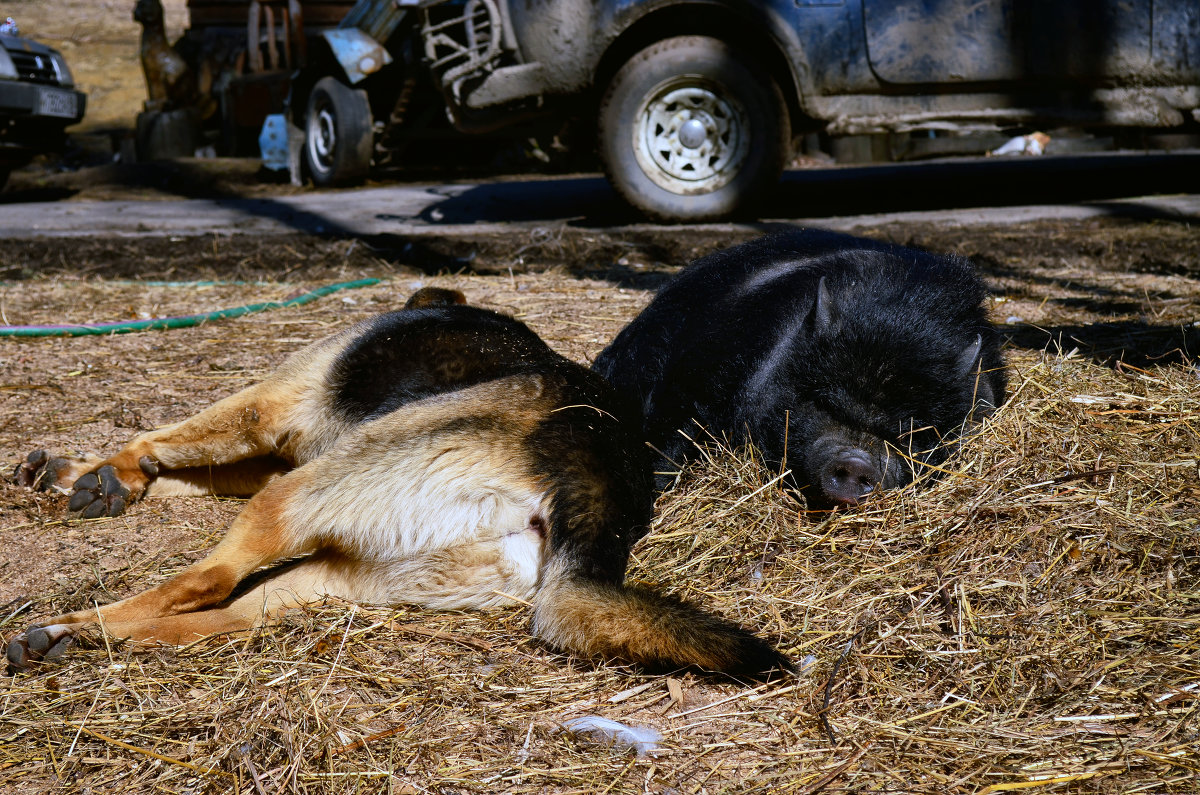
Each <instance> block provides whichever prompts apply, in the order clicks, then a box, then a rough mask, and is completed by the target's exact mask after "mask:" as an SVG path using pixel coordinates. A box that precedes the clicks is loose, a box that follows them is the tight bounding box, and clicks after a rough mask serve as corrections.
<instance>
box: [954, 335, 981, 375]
mask: <svg viewBox="0 0 1200 795" xmlns="http://www.w3.org/2000/svg"><path fill="white" fill-rule="evenodd" d="M982 347H983V335H982V334H976V335H975V341H974V342H972V343H971V344H970V345H968V346H967V347H965V348H963V351H962V353H960V354H959V355H958V365H957V366H956V367H955V372H956V373H957V374H958V377H959V378H966V377H967V376H969V375H971V372H972V371H973V370H974V369H975V363H976V362H978V361H979V349H980V348H982Z"/></svg>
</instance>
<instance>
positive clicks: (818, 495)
mask: <svg viewBox="0 0 1200 795" xmlns="http://www.w3.org/2000/svg"><path fill="white" fill-rule="evenodd" d="M986 296H987V290H986V288H985V286H984V284H983V282H982V281H981V280H980V279H979V277H978V276H977V275H976V274H975V271H974V269H973V268H972V267H971V265H970V264H969V263H968V262H967V261H966V260H964V259H961V258H958V257H950V256H939V255H934V254H930V253H926V252H922V251H917V250H914V249H909V248H904V247H901V246H894V245H888V244H885V243H879V242H876V241H871V240H865V239H860V238H854V237H848V236H845V235H838V234H834V233H831V232H824V231H816V230H810V231H800V232H794V233H786V234H781V235H774V236H769V237H764V238H760V239H757V240H754V241H751V242H749V243H746V244H743V245H740V246H736V247H734V248H730V249H727V250H724V251H720V252H717V253H715V254H712V255H711V256H708V257H705V258H703V259H701V260H698V261H697V262H695V263H693V264H692V265H690V266H689V267H688V268H686V269H685V270H684V271H683V272H682V273H680V275H679V276H678V277H676V278H675V279H674V280H672V281H671V282H669V283H668V284H667V285H666V286H665V287H664V288H663V289H662V290H661V291H660V292H659V294H658V296H657V297H656V298H655V299H654V301H653V302H651V304H650V305H649V306H648V307H647V308H646V309H645V311H643V312H642V313H641V314H640V315H638V317H636V318H635V319H634V320H633V322H632V323H630V324H629V326H628V327H626V328H625V329H624V330H623V331H622V332H621V333H620V335H618V336H617V338H616V339H615V340H614V341H613V343H612V344H611V345H609V346H608V348H606V349H605V350H604V352H603V353H601V354H600V356H599V358H597V360H596V363H595V365H594V369H596V370H597V371H598V372H599V373H601V374H602V375H604V376H605V377H607V378H608V379H609V380H610V381H611V382H612V383H613V385H614V386H616V387H617V389H618V390H620V391H623V392H626V393H628V394H632V395H633V396H634V397H636V398H637V399H639V400H640V401H641V403H642V406H643V408H644V410H645V414H646V439H647V441H648V442H649V443H650V444H651V445H652V446H653V447H655V448H656V449H657V450H659V451H660V452H661V454H662V457H661V458H660V460H659V462H658V464H659V465H658V467H657V469H658V470H659V473H660V474H659V475H658V478H657V480H658V486H659V488H664V487H666V486H667V485H669V484H670V483H671V482H672V480H673V478H674V472H675V471H676V470H677V469H678V466H679V465H681V464H682V463H683V462H685V461H686V460H688V459H689V458H691V457H693V456H694V455H695V453H696V447H695V445H694V444H693V442H692V441H689V439H688V438H686V437H685V436H684V435H683V434H685V433H686V434H687V436H689V437H692V439H696V440H697V441H699V440H703V439H704V438H705V434H706V433H707V435H711V436H713V437H716V438H718V439H721V438H722V437H724V438H725V439H727V440H729V441H730V442H732V443H734V444H741V443H743V442H746V441H751V440H752V441H753V442H754V443H755V444H756V445H757V446H758V448H759V449H760V450H761V451H762V453H763V455H764V457H765V459H766V463H767V464H768V465H769V466H771V467H773V468H780V467H783V466H786V467H787V468H788V469H790V470H791V471H792V472H793V480H792V485H793V486H794V487H797V488H800V489H802V491H803V493H804V494H805V495H806V496H807V497H808V501H809V503H810V505H816V506H828V505H832V504H851V503H855V502H857V501H858V500H859V498H861V497H862V496H864V495H865V494H866V493H868V492H869V491H872V490H874V489H877V488H891V487H894V486H899V485H903V484H904V483H907V482H909V481H910V480H912V478H913V477H914V474H915V472H914V469H917V470H919V469H920V468H921V467H920V465H919V464H914V463H912V462H910V461H908V460H906V458H905V457H906V456H907V457H911V458H912V459H915V460H917V461H920V462H924V463H927V464H937V463H939V462H941V461H942V460H944V459H945V457H946V454H947V448H948V444H947V443H948V442H949V441H950V440H952V439H953V438H954V437H955V436H956V435H958V433H959V432H960V431H961V429H962V428H963V426H964V423H966V422H969V421H972V420H978V419H980V418H982V417H983V416H985V415H986V414H987V413H989V412H990V411H991V410H992V409H993V408H994V407H996V406H998V405H999V404H1000V403H1001V402H1002V401H1003V398H1004V390H1005V384H1006V377H1005V371H1004V362H1003V358H1002V356H1001V352H1000V335H999V334H998V332H997V331H996V330H995V328H993V327H992V325H991V323H989V322H988V319H987V314H986V310H985V308H984V301H985V299H986ZM697 423H699V426H702V427H703V429H704V430H701V429H700V427H697Z"/></svg>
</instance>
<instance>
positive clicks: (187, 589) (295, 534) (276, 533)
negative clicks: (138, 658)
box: [9, 468, 336, 668]
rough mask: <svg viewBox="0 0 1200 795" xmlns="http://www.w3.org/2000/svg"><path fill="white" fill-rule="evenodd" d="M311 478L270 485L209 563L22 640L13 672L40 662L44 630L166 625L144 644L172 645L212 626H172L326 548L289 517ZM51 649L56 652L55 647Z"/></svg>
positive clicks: (52, 622) (302, 472)
mask: <svg viewBox="0 0 1200 795" xmlns="http://www.w3.org/2000/svg"><path fill="white" fill-rule="evenodd" d="M310 475H311V473H310V472H307V471H306V469H305V468H301V469H299V470H295V471H293V472H292V473H291V474H289V475H285V476H283V477H281V478H279V479H277V480H275V481H273V482H272V483H270V484H269V485H268V486H267V487H266V488H265V489H263V490H262V491H261V492H259V493H258V494H257V495H256V496H255V497H254V498H252V499H251V500H250V501H249V502H248V503H247V504H246V507H245V508H244V509H243V510H242V512H241V513H240V514H239V515H238V516H237V518H236V519H234V521H233V524H232V525H231V526H230V528H229V531H228V532H227V533H226V535H225V537H224V538H222V539H221V541H220V543H218V544H217V546H216V547H215V548H214V549H213V551H212V552H211V553H209V555H208V557H206V558H204V559H203V560H200V561H197V562H196V563H193V564H192V565H191V566H188V567H187V568H186V569H184V570H183V571H181V572H179V573H178V574H176V575H175V576H174V577H171V578H170V579H169V580H167V581H166V582H164V583H162V584H160V585H158V586H155V587H154V588H150V589H148V590H146V591H143V592H141V593H139V594H135V595H134V596H131V597H129V598H127V599H122V600H121V601H119V602H113V603H112V604H108V605H104V606H102V607H99V608H95V609H90V610H81V611H77V612H74V613H68V614H65V615H61V616H58V617H55V618H52V619H49V620H47V621H45V622H42V623H41V624H39V625H38V626H35V627H34V628H33V629H31V630H29V631H27V632H25V633H22V634H21V635H19V636H17V637H16V638H14V639H13V640H12V641H11V642H10V643H9V662H10V665H12V666H14V667H18V668H19V667H22V666H23V665H24V664H25V662H28V661H29V660H34V659H37V658H38V656H39V651H38V650H39V648H41V647H43V646H45V645H46V644H44V643H41V642H40V641H38V639H39V638H41V637H42V636H44V635H45V633H44V632H41V631H40V630H42V629H44V628H45V627H55V628H56V629H55V630H54V631H55V632H59V633H60V634H64V635H73V634H74V633H75V632H76V631H77V630H78V629H79V628H81V627H83V626H86V625H88V624H92V623H95V622H100V623H102V624H105V625H108V626H111V627H113V628H114V629H113V631H114V632H116V631H117V629H115V628H117V627H120V628H123V629H122V631H124V629H127V628H131V627H143V628H147V627H155V626H162V627H166V628H168V629H165V630H164V632H166V633H167V637H163V638H159V637H158V636H157V635H156V634H154V633H152V632H149V630H148V629H147V630H146V632H140V631H139V634H140V637H139V639H141V640H153V639H158V640H163V641H165V642H173V641H171V640H169V638H171V637H175V636H176V635H177V634H178V632H181V631H182V630H176V629H170V628H171V627H178V626H183V625H187V626H195V627H204V626H210V625H209V624H205V623H204V621H205V619H199V618H196V619H187V620H186V621H182V622H180V621H167V620H166V619H168V618H170V617H175V616H179V615H181V614H185V613H197V612H199V611H208V610H209V609H210V608H214V607H217V606H219V605H220V604H221V603H222V602H224V601H225V600H226V599H227V598H228V597H229V596H230V594H232V593H233V591H234V589H235V588H236V587H237V586H238V584H239V583H240V582H241V581H242V580H243V579H245V578H246V577H247V576H248V575H250V574H251V573H253V572H254V571H256V570H258V569H260V568H262V567H264V566H269V565H272V564H275V563H278V562H280V561H284V560H288V559H290V558H297V557H300V556H302V555H308V554H311V553H314V552H316V551H317V550H318V549H319V548H320V547H322V546H323V545H324V543H323V542H324V541H325V539H324V538H323V537H322V535H321V533H320V531H319V530H318V529H317V528H315V527H313V526H312V525H306V526H304V525H300V524H298V523H296V522H294V521H291V520H290V519H289V517H288V514H289V507H290V505H291V502H292V500H293V498H294V497H295V494H296V492H297V490H298V489H300V488H302V487H303V486H304V485H306V481H308V480H309V478H310ZM335 551H336V550H326V551H325V552H326V559H332V557H331V556H332V555H333V553H334V552H335ZM302 595H303V596H310V595H311V594H302ZM228 617H229V614H227V613H214V614H212V615H211V616H210V618H212V619H213V621H214V623H212V624H211V626H216V625H217V623H219V622H217V621H216V619H217V618H221V620H225V618H228ZM155 622H158V623H157V624H156V623H155ZM197 622H199V623H197ZM214 631H223V630H214ZM193 639H194V638H193ZM14 644H15V646H14ZM47 648H53V644H51V646H49V647H47ZM14 655H16V656H15V657H14ZM23 661H24V662H23Z"/></svg>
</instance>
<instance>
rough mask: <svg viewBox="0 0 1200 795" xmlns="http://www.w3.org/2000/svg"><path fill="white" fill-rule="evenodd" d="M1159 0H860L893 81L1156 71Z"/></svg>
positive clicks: (874, 63)
mask: <svg viewBox="0 0 1200 795" xmlns="http://www.w3.org/2000/svg"><path fill="white" fill-rule="evenodd" d="M1151 6H1152V0H862V8H863V27H864V32H865V37H866V42H867V54H868V59H869V61H870V64H871V69H872V70H873V71H874V73H875V75H876V76H877V77H878V78H879V79H880V80H881V81H883V82H885V83H896V84H921V83H924V84H955V83H995V82H1010V81H1019V80H1026V81H1038V82H1039V83H1040V81H1043V80H1050V81H1052V82H1054V81H1071V82H1077V81H1080V80H1085V81H1087V80H1098V79H1103V78H1108V77H1121V76H1125V77H1129V76H1134V75H1139V74H1142V73H1143V72H1144V71H1145V70H1146V69H1148V67H1149V61H1150V30H1151V25H1150V23H1151V11H1152V8H1151Z"/></svg>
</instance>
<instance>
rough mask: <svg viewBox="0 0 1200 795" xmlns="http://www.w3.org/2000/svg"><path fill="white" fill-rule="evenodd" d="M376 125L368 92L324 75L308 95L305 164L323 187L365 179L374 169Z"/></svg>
mask: <svg viewBox="0 0 1200 795" xmlns="http://www.w3.org/2000/svg"><path fill="white" fill-rule="evenodd" d="M374 147H375V129H374V124H373V123H372V121H371V106H370V104H368V102H367V92H365V91H360V90H357V89H353V88H350V87H349V86H347V85H346V84H345V83H342V82H341V81H339V80H338V79H337V78H335V77H322V78H321V79H320V80H318V81H317V84H316V85H315V86H313V89H312V93H310V94H309V95H308V111H307V112H306V114H305V117H304V165H305V167H306V168H307V169H308V173H309V174H310V175H311V176H312V181H313V183H314V184H316V185H318V186H320V187H329V186H331V185H347V184H351V183H355V182H361V181H362V180H363V179H364V178H365V177H366V176H367V173H368V172H369V171H370V169H371V152H372V150H373V149H374Z"/></svg>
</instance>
